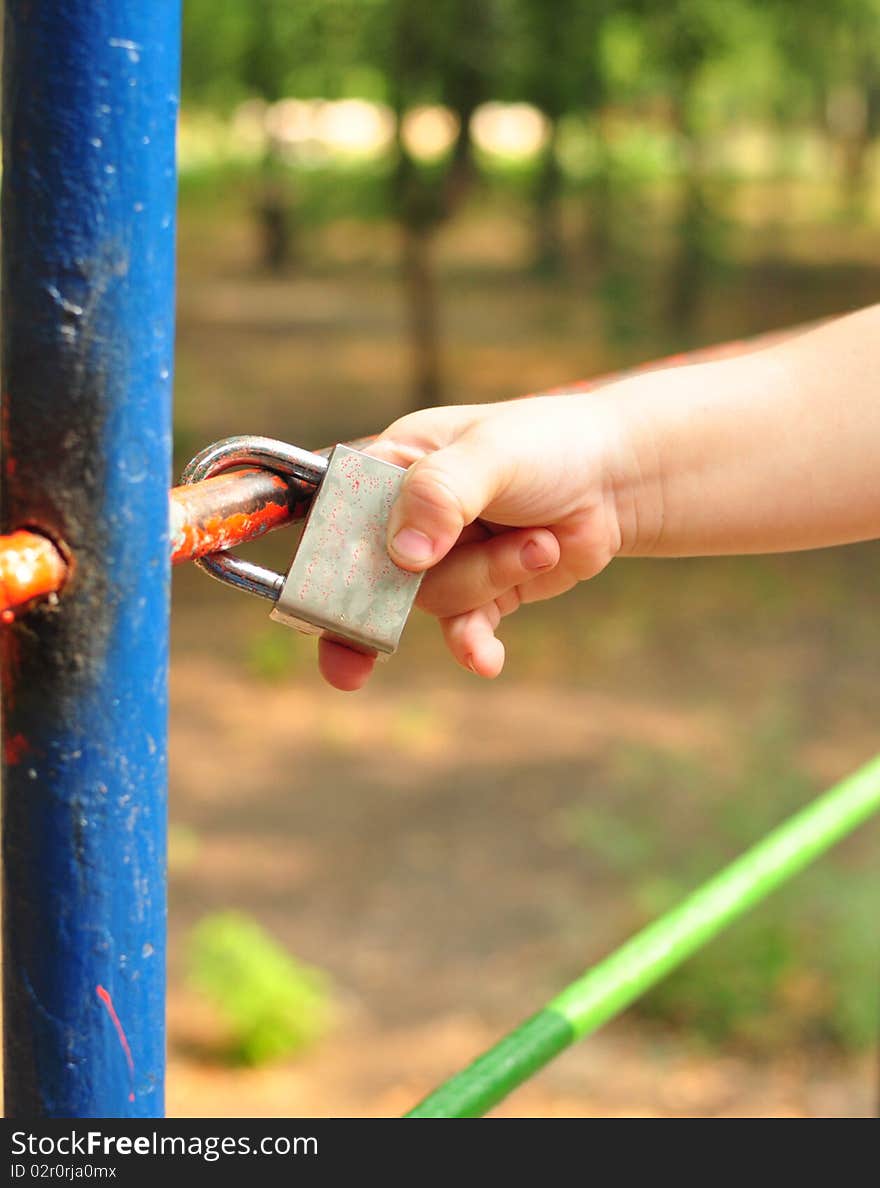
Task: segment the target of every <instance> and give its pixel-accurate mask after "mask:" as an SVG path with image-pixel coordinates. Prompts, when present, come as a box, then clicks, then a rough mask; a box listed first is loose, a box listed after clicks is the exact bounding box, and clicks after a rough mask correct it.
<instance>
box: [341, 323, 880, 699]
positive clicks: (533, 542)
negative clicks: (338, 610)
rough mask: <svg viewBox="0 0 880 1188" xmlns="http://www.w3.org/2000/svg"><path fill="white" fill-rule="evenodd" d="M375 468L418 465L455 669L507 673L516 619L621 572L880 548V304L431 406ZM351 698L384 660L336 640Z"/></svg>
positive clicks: (426, 596) (401, 518)
mask: <svg viewBox="0 0 880 1188" xmlns="http://www.w3.org/2000/svg"><path fill="white" fill-rule="evenodd" d="M369 452H370V453H373V454H375V455H376V456H377V457H380V458H384V459H386V460H387V461H389V462H394V463H396V464H397V465H399V466H404V467H407V468H408V472H407V476H406V479H405V481H404V484H403V489H402V492H401V495H400V497H399V499H398V501H397V503H396V505H395V507H394V509H393V510H392V514H391V518H390V521H389V525H388V549H389V553H390V555H391V557H392V559H393V560H394V561H395V562H396V563H397V564H398V565H400V566H402V567H403V568H404V569H410V570H414V571H422V570H424V571H427V572H426V574H425V579H424V581H423V583H422V587H421V591H420V595H419V600H418V605H419V606H420V607H421V608H422V610H424V611H427V612H428V613H429V614H431V615H434V616H435V617H436V618H437V620H438V622H439V624H440V628H441V630H442V632H443V635H444V637H445V640H446V644H447V647H448V648H449V651H450V653H451V654H452V656H453V658H454V659H455V660H456V661H457V662H458V663H459V664H461V665H462V666H463V667H465V668H468V669H470V670H471V671H472V672H474V673H476V674H477V675H479V676H482V677H489V678H491V677H496V676H497V675H498V674H499V673H500V672H501V669H502V667H503V665H504V645H503V644H502V643H501V641H500V640H499V639H498V638H497V636H496V631H497V629H498V626H499V624H500V622H501V619H502V618H503V617H504V616H506V615H509V614H512V613H513V612H514V611H516V610H518V609H519V607H520V606H522V605H523V604H525V603H529V602H535V601H537V600H539V599H545V598H554V597H556V595H558V594H563V593H565V591H566V590H570V589H571V588H572V587H573V586H575V585H576V584H577V583H578V582H581V581H586V580H588V579H589V578H591V577H595V575H596V574H598V573H600V572H601V571H602V570H603V569H604V568H605V566H606V565H608V564H609V562H610V561H612V560H613V559H614V558H615V557H620V556H633V557H649V556H653V557H684V556H705V555H721V554H742V553H765V552H786V551H791V550H796V549H811V548H820V547H824V546H828V545H837V544H845V543H849V542H853V541H858V540H868V539H872V538H874V537H880V305H878V306H872V307H871V308H869V309H865V310H861V311H860V312H858V313H856V314H852V315H850V316H848V317H845V318H840V319H839V320H837V321H835V322H832V323H830V324H828V325H825V326H822V327H820V328H819V329H816V330H812V331H809V332H807V333H803V334H801V335H798V336H796V337H793V338H790V339H788V340H786V341H785V342H783V343H782V344H780V345H776V346H773V347H770V348H768V349H766V350H762V351H756V352H754V353H752V354H748V355H743V356H740V357H738V358H734V359H727V360H722V361H719V362H714V363H703V364H699V365H695V366H692V367H682V368H674V369H670V370H668V371H656V372H650V373H647V374H643V375H638V376H633V377H631V378H629V379H625V380H622V381H620V382H618V383H615V384H609V385H607V386H605V387H603V388H599V389H598V390H595V391H593V392H589V393H586V394H580V393H578V394H570V395H557V396H538V397H532V398H529V399H525V400H514V401H509V402H505V403H499V404H485V405H459V406H454V407H448V408H432V409H425V410H424V411H422V412H417V413H413V414H412V415H410V416H407V417H403V418H402V419H401V420H399V421H395V422H394V424H393V425H391V426H389V428H388V429H386V430H385V432H384V433H383V434H381V436H380V437H378V438H377V439H376V441H375V442H374V443H373V444H372V445H371V446H370V451H369ZM319 663H320V668H321V672H322V674H323V676H324V677H325V679H326V680H327V681H328V682H329V683H330V684H331V685H333V686H335V687H336V688H337V689H343V690H354V689H358V688H360V687H361V686H362V685H363V684H364V683H365V682H366V681H367V679H368V677H369V675H370V673H371V671H372V669H373V664H374V661H373V660H372V659H371V658H370V657H367V656H363V655H360V654H357V653H355V652H352V651H350V650H349V649H348V648H345V647H342V646H340V645H338V644H334V643H330V642H328V641H326V640H321V641H320V650H319Z"/></svg>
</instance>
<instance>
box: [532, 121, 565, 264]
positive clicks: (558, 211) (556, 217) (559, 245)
mask: <svg viewBox="0 0 880 1188" xmlns="http://www.w3.org/2000/svg"><path fill="white" fill-rule="evenodd" d="M563 258H564V251H563V233H562V170H561V169H560V167H559V159H558V157H557V155H556V124H555V123H554V125H553V129H552V131H551V134H550V138H549V140H548V142H547V144H546V146H545V147H544V151H543V153H542V154H541V163H540V165H539V166H538V176H537V179H536V183H535V271H536V272H538V273H542V274H543V275H545V276H556V275H558V273H559V272H560V271H561V269H562V263H563Z"/></svg>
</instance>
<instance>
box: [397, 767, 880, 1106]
mask: <svg viewBox="0 0 880 1188" xmlns="http://www.w3.org/2000/svg"><path fill="white" fill-rule="evenodd" d="M878 809H880V756H878V757H877V758H875V759H872V760H871V762H870V763H868V764H866V765H865V766H864V767H862V768H860V769H859V771H857V772H855V774H853V775H851V776H848V777H847V778H846V779H844V780H842V781H841V782H840V783H839V784H836V785H835V786H834V787H833V788H832V789H831V790H830V791H829V792H826V793H825V794H824V795H823V796H820V797H819V798H818V799H817V800H815V801H813V803H812V804H810V805H808V806H807V808H805V809H802V810H801V812H799V813H797V814H796V815H795V816H794V817H791V818H790V819H789V820H788V821H786V822H784V823H783V824H782V825H780V826H779V827H778V828H776V829H774V830H773V832H772V833H770V834H768V835H767V837H765V838H764V839H763V840H762V841H760V842H758V844H757V845H755V846H753V847H752V848H751V849H750V850H747V851H746V853H745V854H743V855H742V856H741V857H740V858H737V859H736V861H735V862H732V863H731V864H730V866H728V867H726V868H725V869H724V870H723V871H721V873H720V874H718V875H716V876H715V878H713V879H710V881H709V882H708V883H705V884H704V885H703V886H702V887H700V888H699V889H698V890H697V891H695V892H694V893H693V894H692V895H690V896H689V897H688V898H687V899H685V900H684V902H683V903H681V904H679V906H678V907H677V908H674V909H673V910H672V911H671V912H668V913H667V914H666V915H665V916H662V917H661V918H660V919H659V920H657V921H655V922H654V923H653V924H650V925H648V927H647V928H644V929H642V931H641V932H638V933H636V935H635V936H634V937H632V938H631V939H630V940H628V941H627V942H626V943H625V944H624V945H623V946H622V947H621V948H620V949H618V950H617V951H616V952H615V953H612V954H611V956H610V957H606V958H605V960H604V961H602V962H600V964H599V965H597V966H595V967H594V968H593V969H591V970H588V971H587V972H586V973H585V974H584V975H583V976H582V977H580V978H578V979H577V981H575V982H572V983H571V985H570V986H568V987H566V989H565V990H563V991H562V993H561V994H559V995H557V997H556V998H554V999H553V1000H552V1001H551V1002H549V1003H548V1004H547V1006H546V1007H545V1008H544V1009H543V1010H542V1011H539V1012H538V1013H537V1014H536V1015H533V1016H532V1017H531V1018H530V1019H528V1020H526V1022H525V1023H523V1024H522V1025H521V1026H520V1027H518V1028H517V1029H516V1030H515V1031H513V1032H511V1033H510V1034H509V1035H507V1036H505V1037H504V1038H503V1039H502V1040H501V1041H500V1042H499V1043H497V1044H496V1045H495V1046H494V1047H492V1048H490V1049H489V1050H488V1051H487V1052H485V1053H484V1054H483V1055H482V1056H480V1057H479V1058H478V1059H477V1060H475V1061H474V1063H473V1064H471V1065H470V1066H469V1067H468V1068H466V1069H464V1070H463V1071H462V1072H460V1073H458V1074H457V1075H456V1076H454V1077H452V1078H451V1079H450V1080H449V1081H447V1082H446V1083H445V1084H443V1085H441V1086H440V1087H439V1088H438V1089H436V1090H435V1091H434V1092H433V1093H432V1094H430V1095H429V1096H428V1097H426V1098H425V1100H424V1101H422V1102H421V1103H420V1104H419V1105H417V1106H416V1107H415V1109H414V1110H412V1111H411V1112H410V1114H409V1115H408V1117H410V1118H475V1117H479V1116H480V1115H482V1114H484V1113H486V1111H487V1110H491V1109H492V1107H493V1106H496V1105H497V1104H498V1102H499V1101H502V1100H503V1098H505V1097H506V1096H507V1094H508V1093H510V1092H511V1090H513V1089H515V1088H516V1087H517V1086H518V1085H521V1084H522V1083H523V1081H525V1080H526V1079H527V1078H528V1077H530V1076H532V1075H533V1074H534V1073H535V1072H537V1071H538V1069H540V1068H543V1067H544V1065H545V1064H548V1063H549V1062H550V1061H551V1060H552V1059H553V1057H554V1056H557V1055H558V1054H559V1053H560V1052H562V1051H563V1050H564V1049H565V1048H567V1047H569V1045H571V1044H573V1043H574V1042H575V1040H579V1039H582V1038H583V1037H584V1036H586V1035H589V1034H590V1033H591V1032H593V1031H596V1030H597V1029H598V1028H599V1027H601V1026H602V1024H603V1023H607V1021H608V1020H609V1019H612V1018H614V1016H615V1015H617V1014H619V1013H620V1012H621V1011H622V1010H624V1009H625V1008H626V1007H628V1006H629V1005H630V1003H632V1002H634V1001H635V999H637V998H638V997H639V995H641V994H643V993H644V992H645V991H646V990H648V989H649V988H650V987H651V986H653V985H655V983H657V982H659V981H660V979H661V978H663V977H665V975H666V974H668V973H669V972H670V971H671V970H673V969H674V968H675V967H676V966H677V965H680V964H681V963H682V962H683V961H684V960H685V959H686V958H687V957H690V955H691V954H692V953H694V952H695V951H696V950H697V949H699V948H700V947H701V946H702V945H704V944H705V943H706V942H707V941H709V940H711V938H712V937H713V936H715V935H716V934H717V933H718V932H720V931H721V929H722V928H724V926H725V925H726V924H729V923H730V922H731V921H732V920H735V919H736V918H737V916H741V915H742V914H743V913H744V912H746V911H747V910H748V909H749V908H750V907H752V906H753V905H754V904H756V903H759V902H760V901H761V900H762V899H764V898H765V897H766V896H767V895H769V894H770V892H771V891H773V890H775V889H776V888H777V887H778V886H779V885H780V884H781V883H784V882H785V881H786V880H787V879H789V878H791V877H792V875H795V874H797V873H798V871H800V870H803V868H804V867H805V866H807V865H808V864H809V863H810V862H812V861H813V859H814V858H817V857H818V856H819V855H820V854H822V853H823V852H824V851H825V850H827V849H829V848H830V847H831V846H833V845H834V844H835V843H836V842H838V841H840V839H841V838H843V837H845V836H846V835H847V834H848V833H851V832H852V830H854V829H855V828H856V827H857V826H858V825H860V824H861V823H862V822H863V821H866V820H867V819H868V817H870V816H871V814H872V813H875V812H877V811H878Z"/></svg>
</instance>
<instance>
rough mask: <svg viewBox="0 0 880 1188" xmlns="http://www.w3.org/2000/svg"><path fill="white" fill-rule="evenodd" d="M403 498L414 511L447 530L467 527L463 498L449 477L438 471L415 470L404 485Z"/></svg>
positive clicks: (426, 468)
mask: <svg viewBox="0 0 880 1188" xmlns="http://www.w3.org/2000/svg"><path fill="white" fill-rule="evenodd" d="M403 494H404V498H405V500H406V502H407V504H408V505H409V507H410V508H413V507H415V509H417V510H418V511H421V512H423V513H424V514H425V515H426V516H428V517H429V518H430V519H431V522H432V523H438V522H439V523H442V524H443V526H444V527H453V526H456V527H457V528H458V530H459V531H461V529H462V528H463V527H464V523H465V515H464V508H463V506H462V502H461V498H460V496H459V495H458V493H457V492H456V491H455V489H454V487H453V486H452V484H451V482H450V480H449V477H448V475H446V474H445V473H444V472H443V471H441V470H440V469H439V468H437V467H432V466H416V467H414V468H413V469H412V470H411V471H410V472H409V474H408V475H407V477H406V479H405V480H404V484H403Z"/></svg>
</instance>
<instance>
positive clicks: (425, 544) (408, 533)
mask: <svg viewBox="0 0 880 1188" xmlns="http://www.w3.org/2000/svg"><path fill="white" fill-rule="evenodd" d="M391 547H392V548H393V549H394V552H395V553H396V554H397V556H398V557H399V558H400V559H401V561H409V562H410V564H412V565H421V564H422V563H423V562H425V561H430V560H431V558H432V557H433V555H434V545H433V542H432V541H430V540H429V539H428V537H427V536H425V534H424V532H418V531H417V530H416V529H415V528H401V530H400V531H399V532H398V533H397V535H396V536H395V537H394V539H393V540H392V542H391Z"/></svg>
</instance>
